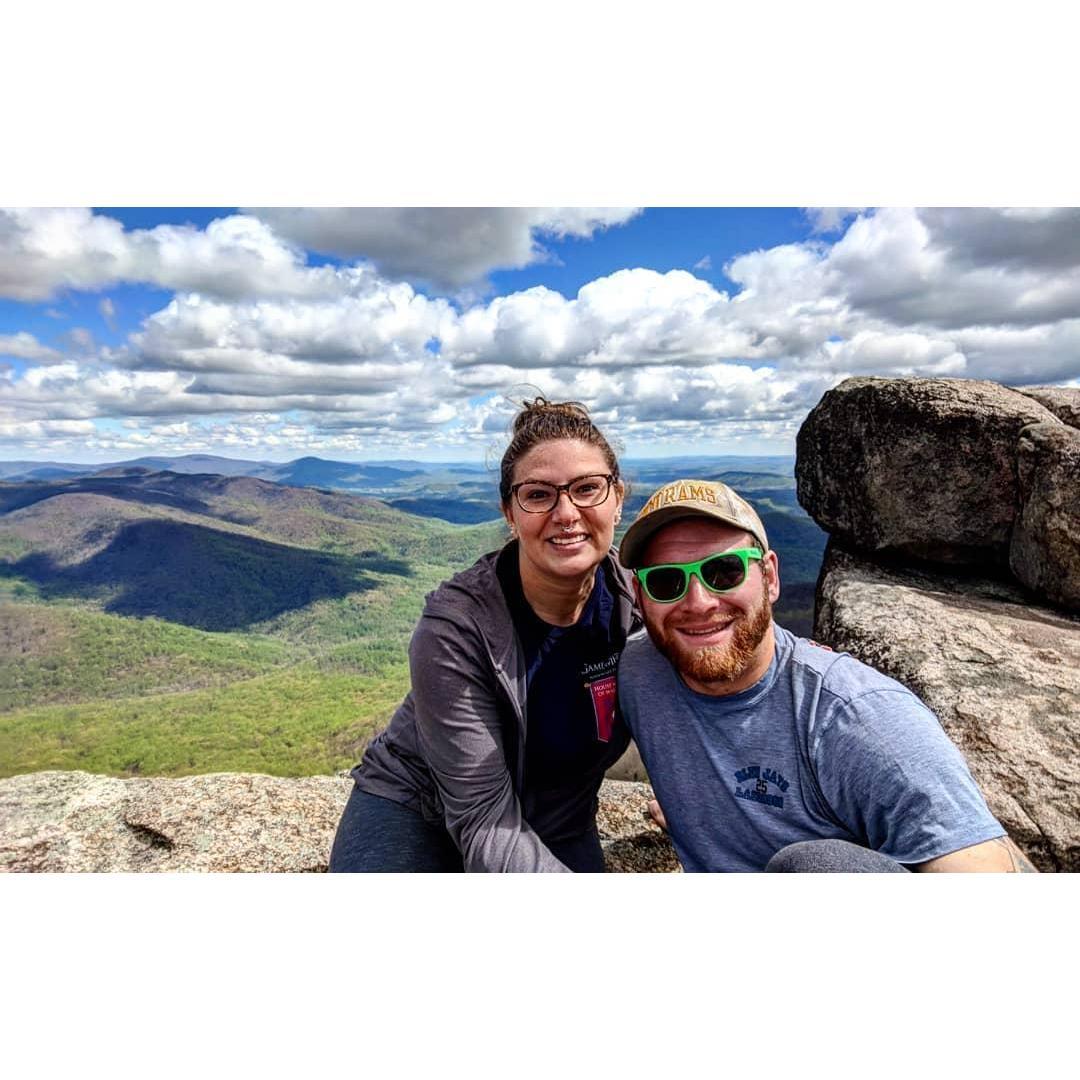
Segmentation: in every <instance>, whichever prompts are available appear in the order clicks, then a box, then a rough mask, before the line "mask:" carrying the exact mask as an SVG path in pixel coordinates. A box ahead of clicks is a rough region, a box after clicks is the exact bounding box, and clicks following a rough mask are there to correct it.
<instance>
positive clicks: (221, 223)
mask: <svg viewBox="0 0 1080 1080" xmlns="http://www.w3.org/2000/svg"><path fill="white" fill-rule="evenodd" d="M352 279H353V272H349V271H339V270H334V269H332V268H327V267H308V266H306V265H305V256H304V253H303V252H302V251H300V250H299V249H297V248H295V247H293V246H292V245H290V244H286V243H284V242H283V241H281V240H280V239H278V237H277V236H275V235H274V233H273V232H272V231H271V229H270V228H268V227H267V226H266V225H264V224H263V223H262V222H260V221H257V220H256V219H254V218H250V217H246V216H243V215H233V216H231V217H226V218H219V219H217V220H216V221H212V222H210V224H209V225H208V226H207V227H206V229H196V228H194V227H193V226H187V225H183V226H181V225H159V226H157V227H156V228H153V229H135V230H132V231H126V230H125V229H124V227H123V225H122V224H121V223H120V222H119V221H117V220H115V219H114V218H110V217H108V216H106V215H104V214H94V213H91V211H90V210H87V209H85V208H76V209H13V210H0V296H6V297H9V298H11V299H14V300H24V301H34V300H46V299H48V298H49V297H51V296H52V295H54V294H55V293H56V292H57V291H58V290H59V289H63V288H73V289H84V290H96V289H102V288H106V287H108V286H110V285H114V284H116V283H117V282H122V281H129V282H144V283H147V284H152V285H157V286H160V287H162V288H165V289H177V290H191V291H196V292H206V293H209V294H211V295H216V296H225V297H231V298H241V297H246V296H255V295H268V296H308V297H313V296H322V295H327V294H331V295H332V294H340V293H343V292H346V291H347V290H348V289H349V288H350V287H351V286H352Z"/></svg>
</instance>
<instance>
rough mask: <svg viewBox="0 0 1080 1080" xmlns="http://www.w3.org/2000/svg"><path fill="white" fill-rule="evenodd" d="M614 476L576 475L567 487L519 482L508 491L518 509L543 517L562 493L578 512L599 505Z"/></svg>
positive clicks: (556, 502) (535, 482)
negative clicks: (577, 508)
mask: <svg viewBox="0 0 1080 1080" xmlns="http://www.w3.org/2000/svg"><path fill="white" fill-rule="evenodd" d="M614 482H615V477H614V476H612V475H611V474H610V473H608V474H607V475H603V474H599V473H597V474H595V475H589V476H579V477H577V478H576V479H574V480H571V481H570V483H569V484H545V483H544V482H543V481H541V480H522V481H521V483H520V484H514V486H513V487H512V488H510V492H511V494H512V495H513V496H514V498H515V499H516V500H517V504H518V506H520V507H521V509H522V510H524V511H525V512H526V513H527V514H546V513H548V512H549V511H551V510H554V509H555V507H556V506H557V505H558V502H559V496H560V495H561V494H562V493H563V492H564V491H565V492H566V494H567V496H568V498H569V499H570V501H571V502H572V503H573V504H574V505H575V506H576V507H579V508H580V509H588V508H589V507H590V506H599V505H600V504H601V503H602V502H606V501H607V497H608V496H609V495H610V494H611V485H612V484H613V483H614Z"/></svg>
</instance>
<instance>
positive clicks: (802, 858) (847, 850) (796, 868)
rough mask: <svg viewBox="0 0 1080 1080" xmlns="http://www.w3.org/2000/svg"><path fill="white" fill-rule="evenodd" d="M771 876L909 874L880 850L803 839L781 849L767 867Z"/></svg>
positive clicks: (839, 841) (840, 841)
mask: <svg viewBox="0 0 1080 1080" xmlns="http://www.w3.org/2000/svg"><path fill="white" fill-rule="evenodd" d="M765 872H766V873H767V874H906V873H908V871H907V869H906V868H905V867H903V866H901V865H900V864H899V863H898V862H897V861H896V860H895V859H890V858H889V856H888V855H882V854H881V852H880V851H871V850H870V849H869V848H864V847H859V845H858V844H851V843H848V841H847V840H801V841H800V842H799V843H797V844H788V846H787V847H786V848H781V849H780V850H779V851H778V852H777V853H776V854H775V855H774V856H773V857H772V858H771V859H770V860H769V861H768V863H767V864H766V865H765Z"/></svg>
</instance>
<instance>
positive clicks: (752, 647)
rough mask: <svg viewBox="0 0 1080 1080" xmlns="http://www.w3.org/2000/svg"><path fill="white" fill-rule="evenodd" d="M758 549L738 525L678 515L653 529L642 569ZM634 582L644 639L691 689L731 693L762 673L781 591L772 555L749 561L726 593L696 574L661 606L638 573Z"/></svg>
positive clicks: (774, 556)
mask: <svg viewBox="0 0 1080 1080" xmlns="http://www.w3.org/2000/svg"><path fill="white" fill-rule="evenodd" d="M756 546H757V543H756V541H755V540H754V539H753V538H752V537H751V536H750V535H749V534H748V533H745V532H741V531H740V530H739V529H734V528H731V527H730V526H727V525H722V524H721V523H720V522H718V521H710V520H708V519H707V518H684V519H683V520H681V521H675V522H672V524H670V525H665V526H664V527H663V528H662V529H660V530H659V532H657V533H656V535H655V536H654V537H653V538H652V539H651V540H650V541H649V545H648V547H647V548H646V549H645V555H644V559H643V561H642V566H655V565H657V564H658V563H686V562H696V561H697V560H698V559H703V558H706V557H707V556H709V555H714V554H716V553H718V552H722V551H730V550H731V549H732V548H742V547H756ZM634 585H635V588H636V591H637V596H638V603H639V604H640V605H641V610H642V614H643V615H644V617H645V625H646V627H647V629H648V631H649V636H650V637H651V638H652V640H653V642H654V643H655V645H656V647H657V648H658V649H659V650H660V651H661V652H662V653H663V654H664V655H665V656H666V657H667V658H668V660H670V661H671V663H672V664H673V665H674V666H675V668H676V669H677V670H678V671H679V673H680V675H682V677H683V680H684V682H686V684H687V685H688V686H689V687H690V688H691V689H693V690H697V691H699V692H700V693H706V694H728V693H734V692H736V691H737V690H742V689H745V687H746V686H750V685H752V684H753V683H754V682H756V681H757V679H758V678H760V677H761V675H762V674H764V669H765V668H767V667H768V663H769V660H770V659H771V657H772V647H773V643H772V605H773V603H774V602H775V601H776V599H777V598H778V597H779V595H780V579H779V575H778V572H777V562H776V554H775V552H772V551H770V552H767V553H766V555H765V558H764V560H762V561H756V560H755V561H753V562H751V563H750V567H749V570H748V572H747V575H746V579H745V580H744V581H743V583H742V584H741V585H739V586H738V587H737V588H734V589H732V590H731V591H730V592H725V593H715V592H712V591H711V590H709V589H707V588H706V587H705V586H704V585H703V584H702V583H701V581H700V580H699V579H698V577H697V575H696V574H695V575H694V576H693V577H692V578H691V579H690V586H689V588H688V589H687V591H686V595H685V596H683V597H682V599H681V600H676V601H675V602H674V603H671V604H661V603H657V602H656V601H655V600H652V599H650V598H649V596H648V595H647V594H646V592H645V591H644V589H642V587H641V584H640V582H638V581H637V579H636V578H635V580H634ZM759 669H760V670H759Z"/></svg>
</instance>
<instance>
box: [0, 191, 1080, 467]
mask: <svg viewBox="0 0 1080 1080" xmlns="http://www.w3.org/2000/svg"><path fill="white" fill-rule="evenodd" d="M852 375H884V376H902V375H925V376H946V377H961V378H987V379H994V380H998V381H1003V382H1009V383H1013V384H1018V385H1019V384H1039V383H1043V384H1059V385H1080V213H1078V212H1077V211H1075V210H1046V209H1040V210H992V209H968V210H933V209H929V210H916V209H903V208H886V209H882V210H872V209H861V210H860V209H858V208H851V209H842V210H811V209H799V208H790V209H784V208H767V209H692V208H689V209H688V208H673V209H631V208H626V209H611V208H593V209H587V208H586V209H583V208H569V209H559V208H548V209H537V210H529V209H515V208H497V209H471V210H453V209H436V210H418V209H400V210H393V209H384V210H334V209H303V208H300V209H295V210H280V209H279V210H258V209H243V208H235V207H232V208H189V209H184V208H179V209H178V208H171V209H152V208H137V209H110V208H99V209H95V210H90V209H87V208H81V209H71V210H32V209H31V210H12V211H2V210H0V457H2V458H5V459H14V458H25V459H34V460H62V461H108V460H119V459H123V458H130V457H135V456H140V455H143V454H148V453H153V454H181V453H191V452H198V453H214V454H223V455H226V456H233V457H245V458H264V459H272V460H286V459H289V458H292V457H297V456H301V455H305V454H317V455H319V456H323V457H333V458H339V459H353V460H361V459H376V458H388V457H392V458H400V457H415V458H426V459H431V460H440V459H441V460H483V459H484V458H485V456H487V455H489V454H491V453H492V452H493V451H498V449H499V447H500V446H501V441H502V440H503V439H505V435H506V430H507V422H508V419H509V416H510V415H511V413H512V411H513V407H514V402H515V401H516V400H519V399H520V397H522V396H523V395H526V394H529V393H531V392H535V391H537V390H538V391H540V392H543V393H544V394H546V395H547V396H549V397H552V398H567V397H570V398H575V399H579V400H582V401H584V402H586V404H588V405H589V407H590V408H591V409H592V411H593V413H594V415H595V416H596V418H597V420H598V422H599V423H600V424H601V425H602V426H603V427H604V428H605V430H607V431H609V432H610V433H611V434H613V435H614V436H616V438H617V439H618V440H619V441H620V442H621V443H622V445H623V446H624V448H625V450H626V452H628V453H630V454H634V455H639V456H640V455H650V456H661V455H665V454H681V453H688V452H694V453H724V454H738V453H754V454H757V453H784V454H786V453H791V452H793V448H794V437H795V433H796V432H797V430H798V427H799V424H800V423H801V422H802V420H803V418H804V417H805V415H806V413H807V411H808V410H809V409H810V408H811V407H812V406H813V405H814V404H815V403H816V401H817V400H819V399H820V396H821V394H822V393H824V392H825V391H826V390H827V389H828V388H829V387H831V386H834V385H836V384H837V383H838V382H839V381H841V380H842V379H844V378H847V377H850V376H852ZM530 388H533V389H532V390H530Z"/></svg>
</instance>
